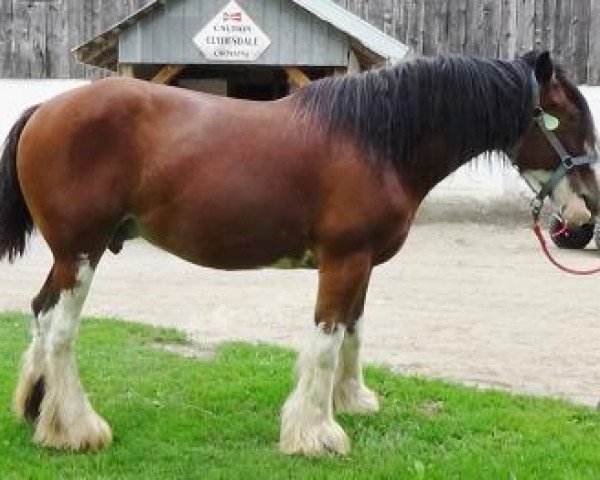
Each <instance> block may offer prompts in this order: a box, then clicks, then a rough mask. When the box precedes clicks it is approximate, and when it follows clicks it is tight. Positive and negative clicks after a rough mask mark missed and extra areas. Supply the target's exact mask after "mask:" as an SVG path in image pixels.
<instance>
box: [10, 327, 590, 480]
mask: <svg viewBox="0 0 600 480" xmlns="http://www.w3.org/2000/svg"><path fill="white" fill-rule="evenodd" d="M26 330H27V328H26V321H25V318H24V317H23V316H20V315H0V344H1V345H2V348H0V352H1V354H0V479H2V480H7V479H29V478H31V479H46V478H47V479H66V478H76V479H86V478H115V479H116V478H119V479H120V478H141V479H155V478H156V479H187V478H198V479H209V478H226V479H229V478H233V479H237V478H240V479H260V480H265V479H269V478H307V479H315V478H328V479H330V478H344V479H346V478H364V479H372V478H385V479H388V478H389V479H398V478H416V479H451V478H460V479H465V478H474V479H475V478H476V479H507V480H508V479H522V478H539V479H544V480H547V479H554V478H557V479H558V478H560V479H578V478H590V479H597V478H600V414H598V413H596V412H595V411H593V410H590V409H586V408H583V407H579V406H573V405H570V404H567V403H564V402H560V401H553V400H547V399H541V398H531V397H524V396H513V395H510V394H506V393H500V392H489V391H488V392H482V391H477V390H474V389H470V388H464V387H459V386H456V385H450V384H446V383H443V382H438V381H428V380H423V379H419V378H413V377H410V378H405V377H401V376H397V375H394V374H392V373H390V372H389V371H387V370H385V369H382V368H369V369H368V370H367V373H366V377H367V382H368V384H369V385H370V386H372V387H374V388H375V390H376V391H377V392H379V394H380V398H381V404H382V410H381V412H380V413H379V414H376V415H373V416H369V417H353V416H347V415H340V416H339V421H340V423H341V424H342V426H343V427H344V428H345V430H346V432H347V433H348V434H349V436H350V438H351V439H352V452H351V453H350V455H348V456H346V457H326V458H320V459H306V458H301V457H288V456H284V455H282V454H280V453H279V452H278V450H277V438H278V424H279V421H278V416H279V410H280V408H281V405H282V404H283V402H284V400H285V397H286V395H287V393H288V392H289V391H290V388H291V387H292V375H291V371H292V364H293V358H294V355H293V354H292V353H290V352H289V351H286V350H282V349H279V348H273V347H266V346H260V347H256V346H249V345H244V344H228V345H224V346H223V347H221V348H220V349H219V350H218V352H217V354H216V357H215V358H214V359H212V360H198V359H185V358H182V357H179V356H177V355H174V354H171V353H168V352H163V351H158V350H156V348H152V347H151V345H152V344H153V343H154V342H157V341H158V342H183V341H184V338H183V336H182V335H181V334H179V333H177V332H174V331H171V330H157V329H152V328H149V327H146V326H140V325H137V324H130V323H124V322H120V321H110V320H85V321H84V323H83V325H82V328H81V335H80V340H79V343H78V353H79V362H80V368H81V375H82V379H83V383H84V385H85V386H86V388H87V391H88V392H89V394H90V397H91V398H92V402H93V404H94V405H95V407H96V408H97V410H98V411H99V412H100V413H101V414H102V415H103V416H104V417H105V418H106V419H107V420H108V421H109V422H110V424H111V425H112V427H113V434H114V441H113V444H112V445H111V447H109V448H108V449H107V450H105V451H102V452H100V453H97V454H81V453H66V452H56V451H52V450H47V449H44V448H39V447H37V446H35V445H34V444H32V442H31V428H30V427H29V426H28V425H26V424H24V423H21V422H19V421H18V420H16V419H15V417H14V416H13V414H12V412H11V396H12V391H13V388H14V385H15V382H16V372H17V366H18V364H19V358H20V355H21V351H22V350H23V349H24V348H25V346H26V343H27V334H26Z"/></svg>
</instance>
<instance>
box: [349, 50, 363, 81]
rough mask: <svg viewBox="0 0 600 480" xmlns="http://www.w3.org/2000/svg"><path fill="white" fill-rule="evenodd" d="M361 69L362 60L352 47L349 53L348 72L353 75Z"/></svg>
mask: <svg viewBox="0 0 600 480" xmlns="http://www.w3.org/2000/svg"><path fill="white" fill-rule="evenodd" d="M360 71H361V68H360V61H359V60H358V57H357V56H356V53H355V52H354V50H352V49H351V50H350V53H349V54H348V73H349V74H350V75H352V74H354V73H360Z"/></svg>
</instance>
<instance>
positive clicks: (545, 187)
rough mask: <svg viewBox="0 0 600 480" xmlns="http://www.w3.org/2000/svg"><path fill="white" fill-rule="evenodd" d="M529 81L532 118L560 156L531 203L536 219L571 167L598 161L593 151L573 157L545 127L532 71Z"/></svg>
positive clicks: (537, 85)
mask: <svg viewBox="0 0 600 480" xmlns="http://www.w3.org/2000/svg"><path fill="white" fill-rule="evenodd" d="M531 82H532V86H533V119H534V121H535V123H536V124H537V126H538V127H539V129H540V130H541V132H542V133H543V134H544V136H545V137H546V140H548V143H550V145H551V146H552V148H553V149H554V151H555V152H556V154H557V155H558V157H559V158H560V164H559V165H558V167H557V168H556V170H554V172H552V175H550V178H549V179H548V181H547V182H546V183H543V184H542V188H541V189H540V191H539V192H537V194H536V196H535V198H534V199H533V201H532V203H531V204H532V208H533V218H534V220H537V219H538V217H539V215H540V211H541V209H542V205H543V204H544V200H545V199H546V197H547V196H548V195H550V194H551V193H552V190H554V188H555V187H556V185H558V182H560V181H561V180H562V178H563V177H564V176H566V175H567V174H569V172H570V171H571V170H573V167H576V166H580V165H591V164H593V163H596V162H597V161H598V156H597V155H596V154H595V153H593V154H592V153H588V154H586V155H579V156H577V157H573V156H571V155H570V154H569V153H568V152H567V150H566V149H565V147H564V146H563V144H562V142H561V141H560V140H559V139H558V137H557V136H556V134H555V133H554V132H553V131H552V130H548V128H547V127H546V123H545V122H544V114H545V112H544V110H543V109H542V107H541V105H540V86H539V84H538V81H537V79H536V78H535V74H534V73H533V72H532V73H531Z"/></svg>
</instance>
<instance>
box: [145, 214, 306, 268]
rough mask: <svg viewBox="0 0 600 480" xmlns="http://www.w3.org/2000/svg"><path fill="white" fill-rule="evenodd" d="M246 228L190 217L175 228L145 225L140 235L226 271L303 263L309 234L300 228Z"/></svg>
mask: <svg viewBox="0 0 600 480" xmlns="http://www.w3.org/2000/svg"><path fill="white" fill-rule="evenodd" d="M242 227H243V225H239V224H238V223H236V222H231V223H230V224H229V225H227V224H224V223H223V222H218V223H217V224H211V223H210V222H206V221H199V220H198V219H196V221H195V220H194V219H193V218H190V219H189V220H188V221H185V222H183V225H175V226H174V227H173V226H172V227H171V228H161V227H160V226H158V225H155V224H152V223H149V224H148V223H147V224H142V225H140V233H141V236H142V237H144V238H145V239H146V240H148V241H149V242H150V243H152V244H154V245H156V246H157V247H159V248H161V249H163V250H166V251H168V252H170V253H172V254H174V255H176V256H178V257H180V258H183V259H185V260H187V261H189V262H192V263H195V264H197V265H201V266H206V267H211V268H218V269H226V270H236V269H249V268H257V267H262V266H268V265H272V264H274V263H276V262H277V261H279V260H281V259H282V258H292V259H296V260H299V259H302V258H303V257H304V256H305V254H306V251H307V249H308V248H309V243H310V242H309V239H308V235H306V234H304V233H302V231H301V230H300V229H296V228H289V227H288V228H283V227H281V226H277V225H274V226H273V228H270V229H265V228H256V229H253V230H247V229H244V228H242Z"/></svg>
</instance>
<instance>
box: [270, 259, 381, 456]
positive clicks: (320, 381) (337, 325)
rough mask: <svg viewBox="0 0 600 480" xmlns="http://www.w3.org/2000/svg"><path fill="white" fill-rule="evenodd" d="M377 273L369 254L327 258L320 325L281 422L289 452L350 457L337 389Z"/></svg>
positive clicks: (322, 277)
mask: <svg viewBox="0 0 600 480" xmlns="http://www.w3.org/2000/svg"><path fill="white" fill-rule="evenodd" d="M370 270H371V258H370V255H369V254H368V253H366V252H357V253H353V254H351V255H343V256H335V255H328V254H325V255H322V258H321V259H320V262H319V291H318V298H317V307H316V314H315V323H316V327H315V330H314V332H313V336H312V339H311V340H310V343H309V345H308V346H307V347H306V348H305V350H304V351H302V353H301V354H300V356H299V359H298V363H297V367H296V368H297V377H298V379H297V384H296V388H295V389H294V391H293V392H292V393H291V395H290V396H289V398H288V399H287V401H286V403H285V405H284V407H283V412H282V418H281V435H280V448H281V450H282V451H283V452H285V453H301V454H304V455H320V454H324V453H328V452H332V453H341V454H343V453H347V452H348V450H349V449H350V442H349V440H348V437H347V436H346V433H345V432H344V431H343V430H342V427H340V425H339V424H338V423H337V422H336V421H335V419H334V417H333V388H334V382H335V378H336V370H337V368H338V359H339V355H340V350H341V348H342V344H343V342H344V336H345V335H346V332H347V330H348V329H352V328H353V321H352V314H353V312H354V311H355V310H356V305H357V302H361V301H362V298H363V296H364V291H365V289H366V284H367V282H368V279H369V273H370Z"/></svg>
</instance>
